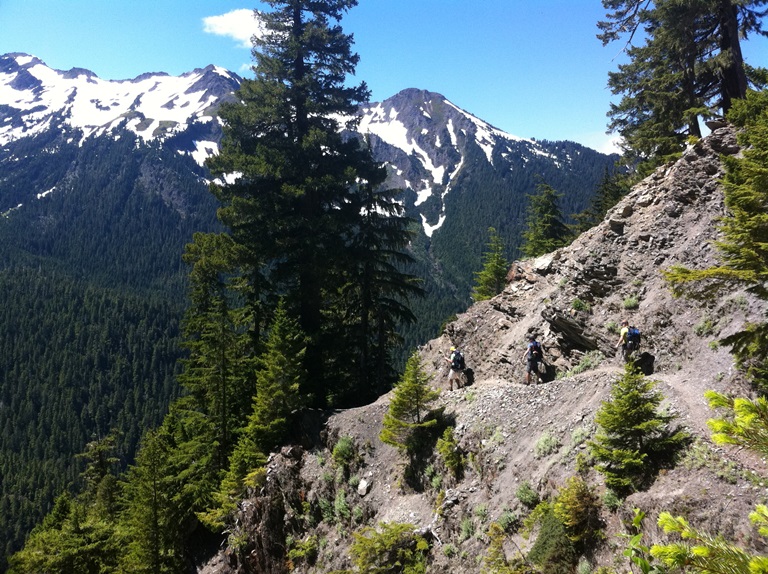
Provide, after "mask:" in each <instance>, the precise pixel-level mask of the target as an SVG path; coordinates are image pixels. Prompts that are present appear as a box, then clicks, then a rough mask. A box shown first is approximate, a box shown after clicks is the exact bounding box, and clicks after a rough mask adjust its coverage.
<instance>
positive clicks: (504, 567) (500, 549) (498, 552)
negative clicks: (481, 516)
mask: <svg viewBox="0 0 768 574" xmlns="http://www.w3.org/2000/svg"><path fill="white" fill-rule="evenodd" d="M487 535H488V539H489V540H490V544H489V545H488V550H487V551H486V553H485V556H483V567H482V569H481V570H480V572H481V573H482V574H512V572H513V571H512V569H511V568H510V566H509V562H508V561H507V557H506V555H505V554H504V538H506V532H505V530H504V528H502V527H501V526H500V525H499V524H497V523H496V522H491V525H490V526H489V527H488V532H487Z"/></svg>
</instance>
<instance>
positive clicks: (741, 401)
mask: <svg viewBox="0 0 768 574" xmlns="http://www.w3.org/2000/svg"><path fill="white" fill-rule="evenodd" d="M704 396H705V397H706V398H707V400H708V401H709V406H710V407H711V408H712V409H721V410H723V411H725V413H726V416H724V417H721V418H714V419H710V420H709V421H707V424H708V425H709V428H710V429H711V430H712V433H713V434H712V440H714V441H715V442H716V443H718V444H735V445H739V446H745V447H747V448H749V449H751V450H753V451H755V452H757V453H759V454H760V455H761V456H768V399H766V398H765V397H758V398H756V399H747V398H735V399H734V398H730V397H727V396H725V395H723V394H720V393H717V392H715V391H707V392H706V393H705V394H704Z"/></svg>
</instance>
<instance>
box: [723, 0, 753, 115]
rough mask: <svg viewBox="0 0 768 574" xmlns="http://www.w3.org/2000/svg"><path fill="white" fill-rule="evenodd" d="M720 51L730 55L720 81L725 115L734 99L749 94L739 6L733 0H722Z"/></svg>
mask: <svg viewBox="0 0 768 574" xmlns="http://www.w3.org/2000/svg"><path fill="white" fill-rule="evenodd" d="M720 51H721V52H722V53H723V54H728V55H729V63H728V65H727V66H726V67H725V68H724V69H723V72H722V73H723V77H722V79H721V81H720V94H721V98H722V101H721V107H722V110H723V115H725V114H726V113H727V112H728V110H730V109H731V105H732V102H733V100H735V99H741V98H744V97H745V96H746V94H747V75H746V73H745V71H744V57H743V56H742V53H741V43H740V42H739V20H738V8H737V7H736V5H735V4H734V3H733V2H732V0H720Z"/></svg>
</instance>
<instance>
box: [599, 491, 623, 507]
mask: <svg viewBox="0 0 768 574" xmlns="http://www.w3.org/2000/svg"><path fill="white" fill-rule="evenodd" d="M622 504H623V501H622V500H621V498H620V497H619V495H618V494H616V493H615V492H614V491H613V490H611V489H610V488H609V489H607V490H606V491H605V493H604V494H603V505H604V506H605V507H606V508H607V509H608V510H610V511H611V512H616V511H617V510H618V509H619V508H621V505H622Z"/></svg>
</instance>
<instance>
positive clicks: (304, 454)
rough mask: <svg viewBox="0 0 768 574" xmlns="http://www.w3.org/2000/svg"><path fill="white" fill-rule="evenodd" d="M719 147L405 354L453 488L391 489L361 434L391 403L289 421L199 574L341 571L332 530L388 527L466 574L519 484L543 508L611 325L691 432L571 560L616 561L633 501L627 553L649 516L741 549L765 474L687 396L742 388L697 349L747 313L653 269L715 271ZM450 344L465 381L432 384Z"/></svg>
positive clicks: (725, 355) (514, 551) (612, 350)
mask: <svg viewBox="0 0 768 574" xmlns="http://www.w3.org/2000/svg"><path fill="white" fill-rule="evenodd" d="M737 153H739V149H738V146H737V144H736V137H735V133H734V131H733V130H732V129H731V128H728V127H724V128H720V129H717V130H716V131H714V132H713V133H712V134H711V135H709V136H708V137H707V138H705V139H703V140H701V141H699V142H698V143H696V144H695V145H693V146H691V147H690V148H689V149H688V150H687V151H686V152H685V154H684V155H683V157H682V158H681V159H680V160H678V161H677V162H675V163H673V164H669V165H666V166H664V167H662V168H659V169H658V170H657V171H656V172H655V173H653V174H652V175H651V176H649V177H648V178H647V179H645V180H644V181H642V182H641V183H639V184H638V185H636V186H635V187H634V188H633V190H632V191H631V192H630V193H629V194H628V195H627V196H626V197H625V198H624V199H623V200H622V201H621V202H620V203H619V204H618V205H617V206H616V207H615V208H613V209H612V210H611V211H610V212H609V213H608V214H607V216H606V218H605V220H604V221H603V222H602V223H600V224H599V225H597V226H596V227H594V228H593V229H591V230H589V231H588V232H586V233H584V234H582V235H581V236H580V237H579V238H578V239H576V240H575V241H574V242H573V243H572V244H571V245H570V246H568V247H565V248H562V249H559V250H558V251H555V252H553V253H550V254H548V255H545V256H543V257H539V258H538V259H535V260H527V261H518V262H515V263H514V264H513V266H512V268H511V269H510V272H509V276H508V284H507V286H506V288H505V289H504V291H503V292H502V293H501V294H500V295H498V296H496V297H495V298H493V299H491V300H489V301H483V302H479V303H477V304H474V305H472V306H471V307H470V308H469V309H468V310H467V311H466V312H465V313H463V314H461V315H460V316H458V317H457V319H456V320H455V321H453V322H452V323H450V324H448V325H447V326H446V327H445V329H444V332H443V334H442V335H441V336H440V337H439V338H437V339H434V340H432V341H430V342H429V343H428V344H426V345H424V346H423V347H422V348H420V349H419V351H418V352H419V354H420V356H421V359H422V364H423V365H424V367H425V368H426V370H427V371H428V372H429V373H430V375H431V376H432V379H431V384H432V385H433V386H434V387H436V388H438V389H440V390H441V394H440V398H439V399H438V401H437V403H438V404H437V405H436V406H437V407H438V408H441V409H442V412H443V415H444V416H446V417H449V418H450V419H451V420H452V421H453V423H452V424H454V425H455V436H456V437H457V440H458V443H459V448H460V449H461V450H462V451H463V452H464V453H466V454H467V458H468V461H469V463H468V464H467V465H466V469H465V472H464V474H463V476H462V477H461V478H460V479H456V478H454V477H453V475H451V474H450V473H445V472H444V469H443V470H441V471H440V474H438V473H437V472H436V470H435V469H437V468H442V467H439V466H438V465H437V464H436V463H435V464H434V466H433V465H432V464H431V463H432V462H433V461H431V460H424V461H423V470H424V475H425V476H426V477H427V478H426V479H425V480H424V481H423V482H422V483H421V484H420V485H416V486H414V485H413V484H409V483H408V481H406V480H404V477H403V469H404V466H405V462H406V461H405V460H404V456H403V455H401V454H400V453H399V452H398V451H397V450H396V449H395V448H393V447H390V446H388V445H386V444H384V443H382V442H381V441H380V439H379V433H380V431H381V429H382V420H383V417H384V414H385V413H386V411H387V408H388V405H389V402H390V400H391V394H390V395H386V396H383V397H381V398H380V399H379V400H378V401H376V402H375V403H373V404H370V405H367V406H365V407H361V408H357V409H351V410H347V411H341V412H334V413H331V414H329V415H327V416H325V415H320V414H318V415H317V417H318V418H317V420H315V421H314V422H313V421H309V420H307V421H305V422H306V425H305V428H304V429H303V431H304V435H303V441H297V442H302V443H303V444H296V445H295V446H292V447H286V448H284V449H283V450H282V451H281V452H280V453H275V454H273V455H272V457H271V459H270V462H269V465H268V470H267V476H266V483H265V485H264V486H263V488H261V489H258V490H256V489H255V490H254V492H253V493H252V497H251V498H249V499H247V500H244V501H242V502H241V503H240V504H239V514H238V519H237V522H236V523H237V525H238V528H239V530H238V531H237V532H233V533H232V535H233V539H237V540H240V545H239V546H238V547H234V546H230V547H227V548H226V549H224V550H222V551H221V552H220V553H219V554H218V555H216V557H215V558H214V559H212V560H211V561H209V562H208V563H207V564H206V565H205V566H203V567H201V571H202V572H206V573H214V572H216V573H225V572H226V573H229V572H283V571H285V570H286V568H287V566H286V564H288V565H289V566H290V567H291V568H293V569H294V571H297V572H329V571H332V570H337V569H351V568H352V566H353V563H352V559H351V557H350V552H349V551H350V545H351V544H352V542H353V541H354V537H353V536H351V535H350V533H351V532H355V531H357V530H359V529H360V528H362V527H364V526H376V525H377V524H380V523H382V522H389V523H394V522H397V523H408V524H411V525H413V528H414V530H416V531H418V532H420V533H422V534H424V535H425V537H427V538H428V540H429V541H430V558H429V559H430V566H429V567H428V571H434V572H479V571H480V570H481V565H482V557H483V555H484V554H485V552H486V551H487V548H488V538H487V535H486V534H485V532H486V530H487V527H488V525H489V523H490V522H491V521H493V520H499V519H500V517H501V516H502V514H504V513H507V514H508V515H511V514H509V513H512V514H514V515H515V516H518V517H522V516H524V515H525V514H526V512H527V511H526V509H525V508H524V507H523V506H522V504H521V502H520V500H519V499H518V497H517V496H516V492H517V491H518V489H519V488H520V486H521V485H522V484H524V483H525V482H527V483H529V484H530V486H532V487H533V489H534V490H535V491H536V492H537V493H538V495H539V496H540V497H541V498H542V499H544V498H546V497H548V496H551V495H553V494H555V493H557V491H558V490H559V489H560V488H562V487H563V485H564V483H565V480H566V479H567V478H568V477H570V476H573V475H574V474H576V473H577V471H576V464H577V457H578V454H579V453H581V452H585V450H586V441H587V440H589V438H591V437H593V436H594V433H595V430H596V425H595V423H594V417H595V413H596V411H597V410H598V409H599V408H600V406H601V404H602V403H603V401H605V400H606V399H608V397H609V393H610V390H611V386H612V383H613V382H614V381H615V380H616V379H617V378H618V377H619V376H620V375H621V374H622V373H623V362H622V360H621V358H620V357H619V356H617V353H616V347H615V345H616V341H617V339H618V331H617V325H618V324H619V323H620V321H621V320H622V319H623V318H627V319H628V320H629V321H630V322H631V323H633V324H635V325H637V326H638V327H640V329H641V330H642V334H643V343H642V346H641V353H642V354H641V362H640V363H641V365H642V368H643V370H644V372H645V373H646V375H648V376H649V377H651V378H652V380H654V381H657V384H658V386H657V389H658V390H659V391H660V392H661V393H662V394H663V396H664V397H665V399H664V402H663V404H662V407H663V409H665V411H666V412H668V413H671V414H674V415H675V416H676V419H675V420H676V423H677V424H680V425H683V426H684V427H685V428H686V429H687V430H688V432H689V433H690V434H691V435H692V436H693V437H694V439H695V440H694V442H693V443H692V444H693V446H692V447H691V448H690V451H689V452H688V453H686V454H685V456H684V457H683V460H682V461H680V462H679V463H678V464H677V465H676V466H675V467H674V468H671V469H668V470H664V471H662V472H661V474H660V475H659V476H658V477H657V479H656V480H655V482H654V483H653V485H652V486H651V487H650V488H649V489H648V490H646V491H644V492H638V493H635V494H632V495H630V496H629V497H628V498H626V499H625V500H624V501H623V502H622V503H621V505H620V507H618V508H615V509H612V510H609V509H608V508H607V507H606V506H603V507H602V511H601V512H602V516H601V519H602V522H603V525H604V528H603V533H604V542H603V543H602V544H601V545H600V546H599V549H598V551H597V553H596V554H595V555H594V556H591V557H589V561H590V564H591V566H592V567H597V566H599V565H606V566H613V567H616V566H617V565H619V564H624V565H625V566H626V567H627V568H628V566H627V564H626V558H624V557H623V556H622V552H623V550H624V548H625V547H626V542H625V539H624V538H622V537H621V536H620V535H621V534H622V533H626V532H627V526H626V525H627V524H628V523H629V522H631V518H632V515H633V508H635V507H637V508H640V509H642V510H643V511H644V512H646V513H647V517H648V520H647V521H646V538H645V539H644V543H652V542H654V541H658V540H663V539H664V538H663V537H664V535H663V534H662V533H661V532H660V531H659V529H658V528H657V527H656V525H655V522H656V518H657V517H658V513H659V512H660V511H662V510H666V511H669V512H671V513H673V514H679V515H683V516H685V517H686V518H687V519H688V520H689V521H690V523H691V524H692V525H693V526H695V527H698V528H700V529H702V530H704V531H707V532H710V533H713V534H721V535H723V536H724V537H726V538H727V539H730V540H738V541H739V542H740V543H741V544H743V545H745V546H747V547H750V546H751V547H757V546H759V542H758V540H757V536H756V534H757V533H756V531H755V530H754V529H753V527H752V526H751V525H750V523H749V520H748V519H747V516H748V514H749V512H750V511H751V510H752V508H753V506H754V504H755V503H756V502H758V501H760V500H762V499H764V497H765V495H766V487H765V483H761V482H760V481H759V479H756V478H755V477H756V476H759V477H765V476H766V468H765V464H764V461H762V460H760V459H758V458H757V457H755V456H753V455H752V454H751V453H749V452H747V451H740V450H738V449H735V448H733V449H732V448H724V447H719V446H716V445H715V444H714V443H712V441H711V440H710V431H709V429H708V427H707V424H706V422H707V420H708V419H709V418H711V417H712V416H713V412H712V411H711V410H710V409H709V408H708V405H707V402H706V400H705V399H704V396H703V395H704V392H705V391H706V390H708V389H714V390H716V391H720V392H724V393H738V394H740V395H748V394H749V391H748V389H747V387H746V385H745V383H744V381H743V380H742V379H741V378H740V377H739V374H738V373H737V371H736V370H735V368H734V364H733V359H732V357H731V355H730V354H729V352H728V349H725V348H722V347H720V346H718V345H717V344H715V343H714V341H715V340H716V339H718V338H722V337H724V336H727V335H728V334H731V333H733V332H734V331H736V330H738V329H740V328H741V327H742V326H743V325H744V323H745V322H747V321H749V320H750V319H753V318H755V317H756V316H757V315H758V314H761V313H762V312H763V309H761V308H760V305H759V304H758V303H757V302H756V301H754V300H752V299H751V298H750V297H749V296H747V295H745V294H744V293H731V294H729V295H728V296H727V297H724V298H722V299H720V300H718V301H717V302H713V303H711V304H708V305H706V306H702V305H701V304H698V303H694V302H691V301H688V300H685V299H675V298H673V297H672V295H671V293H670V290H669V288H668V286H667V285H666V283H665V281H664V279H663V277H662V275H661V273H660V271H661V270H663V269H665V268H667V267H669V266H671V265H674V264H682V265H685V266H688V267H694V268H701V267H705V266H710V265H712V264H714V263H715V261H716V259H715V257H716V252H715V250H714V247H713V245H712V242H713V240H715V239H716V237H717V230H716V224H717V219H718V217H720V216H722V215H723V214H724V212H725V207H724V203H723V194H722V187H721V183H720V180H721V178H722V176H723V173H724V171H723V165H722V161H721V158H722V156H723V155H731V154H737ZM531 333H533V334H535V335H536V337H537V338H538V339H539V340H540V341H541V342H542V343H543V345H544V349H545V358H546V361H547V364H548V369H547V371H548V372H547V374H546V375H545V380H544V383H543V384H537V385H531V386H526V385H525V384H524V365H523V352H524V348H525V342H526V339H527V335H528V334H531ZM452 345H456V346H458V347H459V348H461V349H462V350H463V351H464V354H465V356H466V359H467V365H468V367H469V368H470V369H471V371H470V372H471V377H470V381H469V384H468V385H466V386H465V387H463V388H460V389H455V390H453V391H450V390H448V388H447V384H446V379H447V372H446V369H447V363H446V361H445V360H444V357H445V356H446V355H447V354H448V352H449V348H450V347H451V346H452ZM342 437H348V439H351V440H352V441H353V443H354V445H355V448H356V453H357V457H356V459H355V461H354V463H353V464H352V465H351V468H350V469H349V471H348V475H345V474H343V473H340V472H338V471H337V470H336V469H335V468H334V466H333V464H332V458H333V457H332V452H333V447H334V445H335V444H337V442H338V441H339V439H340V438H342ZM545 438H546V443H547V444H548V448H546V449H545V448H543V447H542V444H543V441H544V439H545ZM755 473H757V474H755ZM435 476H437V478H435ZM586 476H587V481H588V482H589V484H590V485H591V486H593V487H594V489H595V490H596V492H597V493H598V494H602V493H604V492H605V487H604V483H603V479H602V476H601V475H599V474H598V473H596V472H594V471H591V472H589V473H587V474H586ZM340 501H342V502H343V504H342V502H340ZM334 505H335V514H334V510H333V509H334ZM340 505H341V506H342V509H343V508H344V507H346V508H347V509H348V510H347V513H346V514H345V513H344V512H341V514H340V510H339V506H340ZM328 507H330V508H331V510H330V511H329V512H327V513H325V512H323V513H321V516H323V518H322V519H320V518H318V519H316V520H309V519H308V516H309V514H311V513H310V512H309V511H310V509H312V508H321V509H322V508H328ZM349 509H352V510H349ZM326 514H327V515H326ZM334 516H335V518H334ZM310 536H316V537H317V540H320V541H321V542H320V543H319V545H318V551H317V555H316V557H313V559H312V560H302V559H300V558H296V555H294V559H293V560H292V561H290V562H288V561H287V560H288V559H287V558H286V557H285V548H286V541H287V540H288V541H294V542H293V544H294V545H295V541H297V540H306V539H308V537H310ZM532 541H533V537H531V538H526V537H524V536H523V535H522V534H521V533H520V532H519V531H518V533H516V534H514V535H512V536H509V537H508V538H507V539H506V542H505V553H506V555H507V556H508V557H510V558H511V557H513V556H516V555H519V553H520V551H523V552H525V551H526V550H527V549H529V548H530V546H531V544H532ZM289 546H290V544H289Z"/></svg>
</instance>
